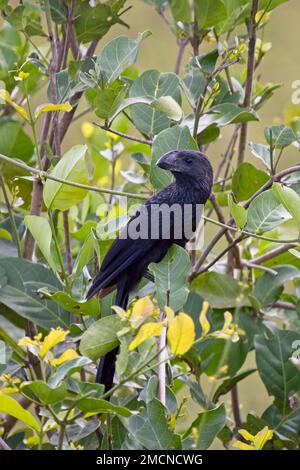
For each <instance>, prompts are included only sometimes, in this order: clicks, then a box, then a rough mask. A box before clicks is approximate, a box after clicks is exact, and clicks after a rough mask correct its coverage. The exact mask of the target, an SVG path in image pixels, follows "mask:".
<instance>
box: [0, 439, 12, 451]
mask: <svg viewBox="0 0 300 470" xmlns="http://www.w3.org/2000/svg"><path fill="white" fill-rule="evenodd" d="M0 449H3V450H12V449H11V447H9V445H8V444H6V442H5V440H4V439H2V437H0Z"/></svg>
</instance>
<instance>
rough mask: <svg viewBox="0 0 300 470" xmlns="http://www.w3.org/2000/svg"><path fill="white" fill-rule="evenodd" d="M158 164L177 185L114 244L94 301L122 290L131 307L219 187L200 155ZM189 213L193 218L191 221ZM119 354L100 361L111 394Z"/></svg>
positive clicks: (186, 153)
mask: <svg viewBox="0 0 300 470" xmlns="http://www.w3.org/2000/svg"><path fill="white" fill-rule="evenodd" d="M157 166H158V167H160V168H162V169H164V170H168V171H170V172H171V173H172V174H173V175H174V177H175V180H174V182H173V183H171V184H170V185H169V186H167V187H166V188H164V189H163V190H162V191H160V192H159V193H157V194H156V195H154V196H153V197H152V198H151V199H149V200H148V201H146V202H145V204H143V205H142V206H141V209H140V210H139V211H138V212H137V213H136V214H135V215H134V216H133V217H132V218H131V219H130V220H129V221H128V223H127V226H126V227H125V229H124V230H123V231H122V232H121V233H120V235H119V237H118V238H116V239H115V240H114V242H113V243H112V245H111V247H110V249H109V251H108V253H107V254H106V256H105V258H104V260H103V263H102V265H101V268H100V271H99V273H98V274H97V275H96V277H95V278H94V280H93V283H92V285H91V287H90V289H89V291H88V294H87V298H88V299H89V298H91V297H93V296H94V295H95V294H96V293H98V292H99V294H100V297H105V295H107V294H108V293H110V292H112V291H113V290H114V289H117V293H116V301H115V304H116V305H118V306H120V307H122V308H124V309H126V307H127V303H128V298H129V294H130V292H131V291H132V290H133V289H134V288H135V286H136V285H137V284H138V282H139V281H140V280H141V278H142V277H143V276H146V277H147V276H148V277H149V274H148V272H147V267H148V265H149V264H150V263H152V262H155V263H158V262H159V261H161V260H162V259H163V257H164V256H165V254H166V253H167V251H168V248H169V247H170V246H171V245H172V244H174V243H176V244H177V245H180V246H182V247H184V246H185V245H186V243H187V242H188V240H189V238H190V235H191V234H190V235H187V234H186V232H188V233H190V231H191V229H192V231H195V230H196V227H197V224H198V222H199V211H198V209H199V206H200V205H202V204H205V203H206V201H207V199H208V198H209V196H210V192H211V188H212V183H213V171H212V167H211V164H210V162H209V160H208V158H207V157H206V156H205V155H204V154H203V153H201V152H198V151H192V150H174V151H171V152H168V153H166V154H165V155H163V156H162V157H161V158H160V159H159V160H158V161H157ZM175 206H176V207H177V209H178V207H179V208H181V209H182V212H181V214H182V215H179V216H178V212H176V211H174V212H173V211H171V215H170V217H169V220H168V221H166V220H165V218H166V217H165V214H166V213H165V212H164V211H163V207H164V208H165V207H167V208H168V207H175ZM185 213H186V214H189V215H188V216H187V217H185V215H184V214H185ZM180 218H181V219H180ZM154 225H155V230H153V227H154ZM186 225H189V227H186ZM186 228H187V230H186ZM117 353H118V348H115V349H113V350H112V351H110V352H108V353H107V354H106V355H105V356H104V357H102V358H101V360H100V364H99V367H98V371H97V376H96V381H97V382H98V383H102V384H104V385H105V390H106V391H107V390H110V389H111V387H112V384H113V378H114V372H115V360H116V355H117Z"/></svg>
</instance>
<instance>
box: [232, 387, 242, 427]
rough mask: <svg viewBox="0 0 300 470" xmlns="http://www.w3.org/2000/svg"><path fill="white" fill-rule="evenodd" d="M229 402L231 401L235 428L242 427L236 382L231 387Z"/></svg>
mask: <svg viewBox="0 0 300 470" xmlns="http://www.w3.org/2000/svg"><path fill="white" fill-rule="evenodd" d="M231 403H232V413H233V417H234V421H235V425H236V427H237V429H240V428H241V427H242V418H241V413H240V404H239V395H238V388H237V384H235V385H234V386H233V387H232V389H231Z"/></svg>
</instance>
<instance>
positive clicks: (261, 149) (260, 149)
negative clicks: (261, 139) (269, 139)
mask: <svg viewBox="0 0 300 470" xmlns="http://www.w3.org/2000/svg"><path fill="white" fill-rule="evenodd" d="M249 148H250V150H251V153H252V154H253V155H254V156H255V157H256V158H259V159H260V160H261V161H262V162H263V163H264V164H265V166H266V167H267V168H268V169H269V170H270V169H271V168H272V166H271V154H270V146H269V145H263V144H254V143H252V142H250V144H249ZM274 163H275V160H274V155H273V164H274Z"/></svg>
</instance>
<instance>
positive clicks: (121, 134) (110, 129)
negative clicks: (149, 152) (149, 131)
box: [93, 122, 153, 146]
mask: <svg viewBox="0 0 300 470" xmlns="http://www.w3.org/2000/svg"><path fill="white" fill-rule="evenodd" d="M93 124H94V126H97V127H100V129H103V130H104V131H107V132H111V133H112V134H115V135H118V136H119V137H124V139H127V140H133V141H134V142H139V143H140V144H145V145H150V146H151V145H152V144H153V141H152V140H148V139H142V138H140V137H135V136H133V135H128V134H124V132H120V131H117V130H116V129H112V128H111V127H107V126H104V125H101V124H97V123H96V122H93Z"/></svg>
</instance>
